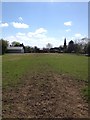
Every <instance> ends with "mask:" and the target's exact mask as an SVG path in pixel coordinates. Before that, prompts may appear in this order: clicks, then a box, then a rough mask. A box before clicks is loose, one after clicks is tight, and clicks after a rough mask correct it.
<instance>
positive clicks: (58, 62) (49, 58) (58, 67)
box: [2, 54, 88, 86]
mask: <svg viewBox="0 0 90 120" xmlns="http://www.w3.org/2000/svg"><path fill="white" fill-rule="evenodd" d="M45 66H48V68H46V67H45ZM42 69H43V72H44V71H45V70H46V69H52V70H53V71H54V72H57V73H58V74H62V73H64V74H67V75H70V76H72V77H75V78H76V79H81V80H85V81H87V80H88V57H85V56H77V55H70V54H22V55H19V54H17V55H9V54H8V55H4V56H3V62H2V73H3V86H10V85H12V86H14V85H15V84H17V83H19V82H21V81H20V80H21V79H20V78H21V77H22V76H23V74H24V73H26V72H28V71H30V72H32V71H33V70H34V71H36V72H37V71H42Z"/></svg>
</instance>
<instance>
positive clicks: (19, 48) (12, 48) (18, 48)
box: [7, 47, 23, 50]
mask: <svg viewBox="0 0 90 120" xmlns="http://www.w3.org/2000/svg"><path fill="white" fill-rule="evenodd" d="M7 49H8V50H22V49H23V47H7Z"/></svg>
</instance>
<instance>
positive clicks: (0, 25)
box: [0, 21, 9, 27]
mask: <svg viewBox="0 0 90 120" xmlns="http://www.w3.org/2000/svg"><path fill="white" fill-rule="evenodd" d="M8 26H9V24H8V23H1V21H0V27H8Z"/></svg>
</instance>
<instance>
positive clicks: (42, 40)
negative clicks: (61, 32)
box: [4, 28, 63, 48]
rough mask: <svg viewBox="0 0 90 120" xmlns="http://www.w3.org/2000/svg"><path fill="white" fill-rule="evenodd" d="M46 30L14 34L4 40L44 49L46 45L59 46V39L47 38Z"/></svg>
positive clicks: (40, 29)
mask: <svg viewBox="0 0 90 120" xmlns="http://www.w3.org/2000/svg"><path fill="white" fill-rule="evenodd" d="M46 33H47V30H46V29H45V28H39V29H36V30H35V31H34V32H28V33H21V32H19V33H16V35H14V36H8V37H6V38H4V39H6V40H8V41H10V43H11V42H13V41H18V42H20V43H23V44H24V45H29V46H32V47H34V46H37V47H39V48H43V47H46V44H47V43H51V44H52V45H53V47H55V46H59V45H60V38H54V37H50V36H47V34H46ZM61 42H62V43H63V39H61Z"/></svg>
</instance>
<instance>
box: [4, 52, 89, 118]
mask: <svg viewBox="0 0 90 120" xmlns="http://www.w3.org/2000/svg"><path fill="white" fill-rule="evenodd" d="M2 58H3V62H2V78H3V79H2V81H3V82H2V85H3V117H4V118H5V117H6V118H8V117H12V118H13V117H17V116H18V117H19V118H20V117H23V118H29V117H30V118H33V117H55V116H58V117H60V116H62V117H68V116H70V117H77V116H78V117H87V115H88V104H87V102H86V100H85V101H84V99H82V98H83V97H84V96H83V94H84V95H85V96H88V87H87V81H88V57H86V56H81V55H73V54H42V53H40V54H38V53H35V54H34V53H33V54H6V55H3V57H2ZM81 91H82V92H81ZM89 96H90V95H89ZM84 98H85V97H84ZM56 101H57V102H56ZM74 104H75V106H73V105H74ZM83 106H84V108H85V109H84V108H82V107H83ZM61 108H62V109H61ZM48 111H49V112H48Z"/></svg>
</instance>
